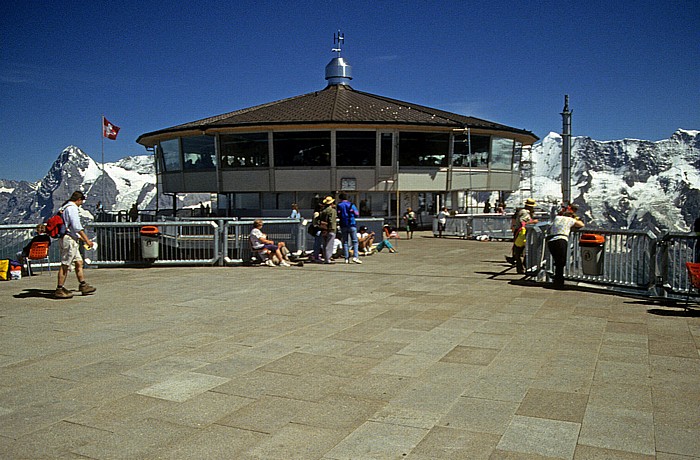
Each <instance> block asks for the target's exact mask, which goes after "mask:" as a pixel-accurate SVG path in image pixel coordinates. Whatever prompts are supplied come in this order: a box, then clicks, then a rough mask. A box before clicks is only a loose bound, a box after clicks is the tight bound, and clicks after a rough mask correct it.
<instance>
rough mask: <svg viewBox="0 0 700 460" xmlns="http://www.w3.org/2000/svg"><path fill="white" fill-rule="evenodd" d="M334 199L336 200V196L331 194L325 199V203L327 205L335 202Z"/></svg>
mask: <svg viewBox="0 0 700 460" xmlns="http://www.w3.org/2000/svg"><path fill="white" fill-rule="evenodd" d="M334 201H335V198H333V197H332V196H330V195H329V196H327V197H325V198H324V199H323V204H325V205H329V204H333V202H334Z"/></svg>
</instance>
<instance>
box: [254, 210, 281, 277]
mask: <svg viewBox="0 0 700 460" xmlns="http://www.w3.org/2000/svg"><path fill="white" fill-rule="evenodd" d="M262 227H263V221H262V219H255V220H254V221H253V229H252V230H251V231H250V237H249V238H250V244H251V246H252V248H253V250H254V251H266V252H267V253H268V254H270V253H272V254H274V255H275V256H277V259H278V260H279V263H280V266H282V267H290V266H291V265H290V264H289V263H288V262H287V261H286V260H285V257H284V256H283V255H282V249H283V248H285V246H286V245H285V244H284V242H280V243H278V244H275V242H274V241H272V240H271V239H269V238H268V237H267V235H266V234H264V233H263V232H262ZM265 265H269V266H274V265H275V263H274V262H273V261H272V259H267V260H266V261H265Z"/></svg>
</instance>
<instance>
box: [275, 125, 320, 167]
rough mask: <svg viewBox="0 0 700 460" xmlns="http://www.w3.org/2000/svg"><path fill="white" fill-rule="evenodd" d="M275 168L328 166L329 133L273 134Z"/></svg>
mask: <svg viewBox="0 0 700 460" xmlns="http://www.w3.org/2000/svg"><path fill="white" fill-rule="evenodd" d="M273 145H274V150H275V167H277V166H330V165H331V133H330V131H304V132H281V133H274V134H273Z"/></svg>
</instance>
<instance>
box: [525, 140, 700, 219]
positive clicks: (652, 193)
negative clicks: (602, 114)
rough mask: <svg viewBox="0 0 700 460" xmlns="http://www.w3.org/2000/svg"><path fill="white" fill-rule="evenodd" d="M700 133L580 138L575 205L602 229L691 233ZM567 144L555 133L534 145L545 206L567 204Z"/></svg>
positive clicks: (699, 176) (697, 203)
mask: <svg viewBox="0 0 700 460" xmlns="http://www.w3.org/2000/svg"><path fill="white" fill-rule="evenodd" d="M699 134H700V131H691V130H682V129H679V130H678V131H676V132H675V133H674V134H673V135H672V136H671V137H670V138H669V139H663V140H660V141H645V140H639V139H623V140H618V141H596V140H593V139H591V138H590V137H574V138H573V139H572V150H571V176H572V177H571V184H572V198H573V200H574V202H576V203H577V204H579V206H580V207H581V210H582V212H584V213H585V214H586V216H587V220H588V222H589V223H591V224H593V225H596V226H600V227H606V228H654V227H658V228H661V229H668V230H674V231H687V229H688V228H689V227H690V225H691V223H692V222H693V221H694V220H695V218H696V217H698V216H700V190H699V188H700V136H699ZM561 145H562V138H561V136H560V135H559V134H556V133H550V134H548V135H547V136H546V137H545V138H544V139H543V140H542V141H541V142H540V143H538V144H536V145H535V146H533V150H532V163H533V167H532V171H533V183H534V184H535V185H534V188H535V189H534V192H533V193H534V195H536V196H537V197H538V198H539V199H540V201H544V202H550V203H551V202H558V201H559V200H560V199H561V185H560V179H561V149H562V147H561ZM523 180H524V181H529V177H527V178H526V177H524V178H523ZM525 187H526V185H525V182H524V183H523V187H522V188H525Z"/></svg>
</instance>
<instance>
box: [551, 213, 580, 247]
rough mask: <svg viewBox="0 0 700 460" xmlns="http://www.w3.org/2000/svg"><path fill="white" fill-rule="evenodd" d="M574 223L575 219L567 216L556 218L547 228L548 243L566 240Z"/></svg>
mask: <svg viewBox="0 0 700 460" xmlns="http://www.w3.org/2000/svg"><path fill="white" fill-rule="evenodd" d="M575 223H576V219H574V218H573V217H569V216H557V217H555V218H554V220H553V221H552V225H551V227H549V235H550V238H549V241H554V240H568V239H569V234H570V233H571V228H572V227H573V226H574V224H575Z"/></svg>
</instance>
